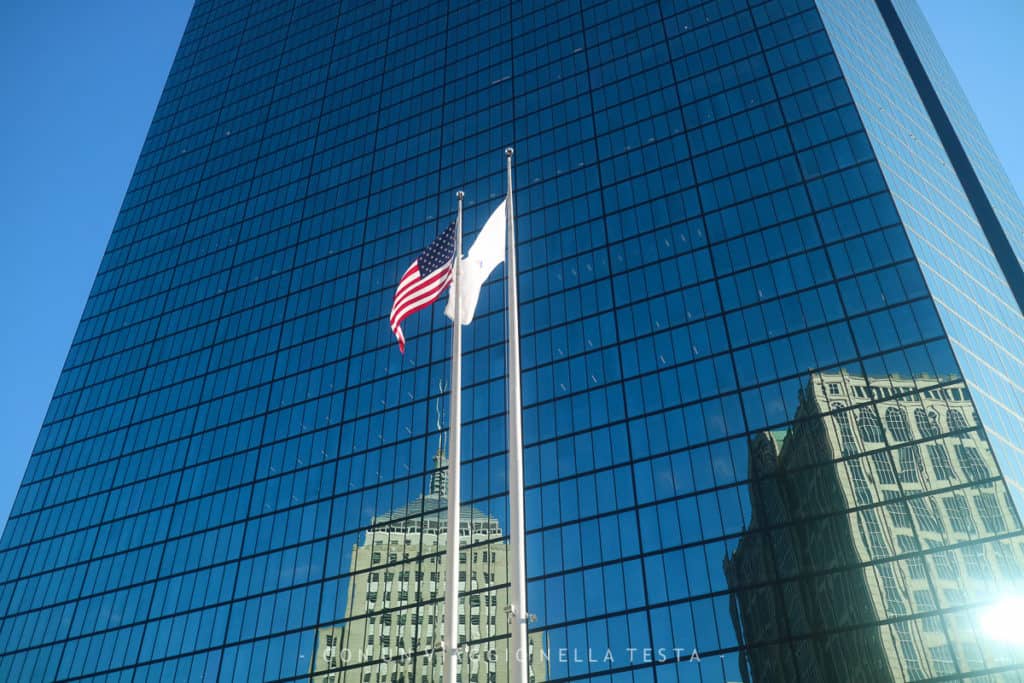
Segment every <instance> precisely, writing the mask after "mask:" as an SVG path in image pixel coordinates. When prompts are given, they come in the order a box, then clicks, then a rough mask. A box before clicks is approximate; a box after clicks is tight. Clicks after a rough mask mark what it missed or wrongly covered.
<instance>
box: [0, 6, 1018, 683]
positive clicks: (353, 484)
mask: <svg viewBox="0 0 1024 683" xmlns="http://www.w3.org/2000/svg"><path fill="white" fill-rule="evenodd" d="M844 68H845V65H844ZM858 104H860V103H859V102H858V103H856V104H855V102H854V99H853V96H852V95H851V92H850V90H849V89H848V87H847V84H846V81H845V80H844V78H843V74H842V72H841V70H840V65H839V62H838V61H837V58H836V55H835V54H834V53H833V47H832V42H831V41H830V37H829V35H828V34H827V33H826V31H825V28H824V25H823V23H822V18H821V16H820V15H819V12H818V10H817V8H816V7H815V6H814V3H813V2H812V1H811V0H782V1H776V0H772V1H771V2H747V1H746V0H721V1H716V2H707V3H698V2H694V1H692V0H677V1H675V2H650V3H643V2H594V3H581V2H579V1H578V0H574V1H565V2H517V3H508V2H496V1H495V2H487V1H484V2H472V3H470V2H451V3H447V4H446V3H435V2H423V1H420V0H416V1H413V0H409V1H406V2H397V3H392V4H390V5H387V6H381V5H379V4H377V3H364V4H357V3H347V2H346V3H338V2H335V1H334V0H331V1H326V0H322V1H314V2H305V1H303V2H298V1H297V0H296V1H294V2H279V1H274V2H270V1H269V0H266V1H262V2H261V1H254V0H237V1H235V2H221V1H217V2H214V1H213V0H200V1H199V2H197V4H196V6H195V8H194V10H193V14H192V17H191V19H190V21H189V24H188V27H187V29H186V32H185V35H184V37H183V39H182V44H181V47H180V48H179V52H178V55H177V57H176V59H175V62H174V65H173V67H172V70H171V73H170V75H169V76H168V81H167V84H166V86H165V90H164V94H163V97H162V99H161V102H160V105H159V107H158V109H157V112H156V114H155V115H154V120H153V123H152V126H151V129H150V133H149V136H148V137H147V141H146V143H145V146H144V148H143V151H142V154H141V156H140V159H139V162H138V166H137V168H136V171H135V175H134V176H133V179H132V182H131V185H130V187H129V191H128V193H127V195H126V198H125V202H124V206H123V208H122V211H121V213H120V215H119V217H118V220H117V223H116V225H115V227H114V231H113V234H112V236H111V240H110V244H109V246H108V250H107V253H106V255H105V256H104V260H103V264H102V266H101V268H100V272H99V274H98V275H97V279H96V283H95V285H94V287H93V291H92V293H91V295H90V298H89V302H88V304H87V306H86V310H85V312H84V314H83V318H82V322H81V323H80V325H79V329H78V332H77V334H76V336H75V339H74V342H73V344H72V348H71V351H70V353H69V356H68V359H67V363H66V367H65V369H64V372H63V373H62V375H61V379H60V382H59V384H58V387H57V389H56V392H55V396H54V399H53V403H52V405H51V409H50V411H49V413H48V414H47V416H46V420H45V423H44V425H43V428H42V430H41V433H40V437H39V440H38V443H37V445H36V448H35V451H34V453H33V457H32V459H31V461H30V464H29V468H28V470H27V472H26V474H25V479H24V482H23V485H22V488H21V491H20V492H19V495H18V498H17V501H16V503H15V507H14V510H13V511H12V515H11V519H10V521H9V522H8V525H7V527H6V529H5V532H4V535H3V538H2V540H0V612H2V614H3V615H4V617H3V621H2V623H0V675H2V676H3V677H4V678H5V679H7V680H29V681H34V680H82V681H85V680H88V681H143V680H145V681H148V680H152V681H162V680H195V681H203V680H206V681H209V680H224V681H232V680H287V681H316V682H317V683H328V682H338V681H346V682H353V683H355V682H360V683H382V682H384V681H388V682H393V683H398V682H399V681H401V682H402V683H420V682H423V683H426V682H427V681H439V680H440V674H441V668H440V657H439V652H438V649H437V647H438V645H439V642H438V639H439V635H440V625H441V623H442V620H443V618H444V613H443V605H442V604H441V600H440V597H441V596H443V594H444V585H445V582H446V581H447V580H448V577H446V576H445V575H444V571H443V547H444V543H443V540H444V537H445V534H447V533H448V531H449V530H448V529H447V528H446V521H445V512H446V509H447V506H448V500H447V485H446V481H445V478H444V474H443V468H444V458H443V452H444V448H445V433H446V425H447V415H446V406H445V400H444V397H445V395H446V391H447V386H446V381H447V377H448V371H449V364H448V349H449V348H450V346H449V345H450V331H449V329H448V326H447V321H446V319H445V318H444V317H443V315H442V313H441V310H440V307H439V306H438V307H434V309H431V310H430V311H428V312H425V313H421V314H418V316H417V317H416V318H414V319H410V321H409V322H408V325H407V329H406V334H407V337H408V339H409V343H408V351H407V354H406V355H405V356H404V357H403V356H401V355H399V353H398V351H397V348H396V344H395V342H394V339H393V337H392V336H391V333H390V330H389V328H388V325H387V321H386V318H387V312H388V309H389V307H390V300H391V296H392V294H393V289H394V286H395V284H396V283H397V281H398V278H399V276H400V275H401V273H402V271H403V270H404V269H405V267H406V266H407V265H408V263H409V262H410V261H411V259H413V258H415V256H416V254H417V253H418V252H419V251H420V250H421V249H422V248H423V247H424V246H425V245H426V244H427V243H429V241H430V240H431V239H432V237H433V235H434V234H436V233H437V232H438V231H439V230H440V229H442V228H443V227H444V226H445V225H446V224H447V223H448V221H450V220H451V217H452V215H453V212H454V193H455V191H456V190H458V189H462V190H464V191H465V192H466V196H467V209H466V216H465V224H466V226H467V232H468V235H467V239H472V236H473V231H474V230H475V229H476V227H478V226H480V225H482V222H483V220H484V219H485V217H486V216H487V215H488V214H489V213H490V211H491V210H493V208H494V206H495V205H496V204H497V202H498V201H499V200H500V197H501V196H503V194H504V181H505V179H504V173H503V171H504V167H503V162H504V156H503V154H502V150H503V148H504V147H505V146H506V145H508V144H512V145H513V146H514V147H515V149H516V155H515V160H516V170H515V180H516V186H517V194H516V205H517V226H518V229H519V232H520V235H519V237H520V248H521V251H520V255H519V257H520V268H521V272H520V289H521V291H520V298H521V302H522V308H521V324H522V329H523V338H522V353H523V364H524V373H523V389H524V427H525V438H526V454H525V458H526V463H525V466H526V477H527V491H526V502H527V508H526V509H527V531H528V539H527V570H528V578H529V596H528V599H529V605H530V609H531V612H533V613H534V614H535V615H536V621H535V622H534V623H532V624H531V626H530V639H529V640H530V649H531V652H530V653H529V657H530V676H531V680H533V681H545V680H558V681H568V680H582V679H592V678H600V679H602V680H613V679H614V680H615V681H626V680H630V681H638V682H639V681H655V680H663V681H697V680H699V681H707V682H711V683H719V682H721V683H725V682H726V681H740V680H742V681H758V682H760V681H776V680H777V681H787V682H788V681H808V682H811V681H823V680H834V681H845V680H865V681H866V680H871V681H876V680H893V681H904V680H926V679H932V678H935V679H940V680H949V677H968V676H973V675H979V676H982V675H983V676H988V677H989V678H987V679H986V680H1019V678H1020V676H1021V667H1022V666H1024V662H1022V661H1021V659H1020V654H1019V653H1018V652H1017V651H1016V650H1015V649H1014V647H1013V646H1012V644H1008V643H1007V642H1005V641H1004V638H1005V636H1006V634H1005V633H999V632H998V630H995V631H993V630H992V629H991V628H990V626H991V624H992V620H993V618H996V617H998V616H999V615H1000V614H1001V613H1000V612H999V611H998V610H999V609H1001V608H1002V609H1003V611H1004V612H1005V604H1004V603H1006V602H1007V601H1006V599H1007V598H1009V597H1012V596H1013V594H1014V591H1018V592H1019V590H1020V586H1021V580H1022V568H1024V532H1022V530H1021V525H1020V520H1019V516H1018V513H1017V509H1016V507H1015V504H1014V502H1013V501H1012V499H1011V496H1010V494H1009V491H1008V488H1007V484H1006V482H1005V480H1004V478H1003V477H1002V475H1001V474H1000V470H999V463H998V462H997V460H996V457H995V454H994V453H993V448H992V445H991V444H990V441H989V438H988V435H987V431H986V429H984V428H983V427H982V420H981V419H980V418H979V417H978V415H977V411H976V410H975V396H976V395H977V394H978V393H979V391H989V392H997V391H999V390H998V389H996V388H994V387H989V386H987V385H986V382H987V381H988V377H987V376H983V375H980V376H977V377H972V376H968V378H967V379H968V380H969V382H965V380H964V377H962V376H961V373H960V364H958V358H957V357H956V356H954V353H953V347H952V346H951V344H950V342H949V340H948V338H947V335H946V332H945V331H944V328H943V322H944V321H945V319H944V318H940V315H939V312H938V311H937V310H936V304H935V302H936V301H940V297H939V296H938V294H935V297H934V300H933V298H932V296H931V295H930V294H929V288H928V286H930V285H931V282H930V281H927V285H928V286H926V274H924V275H923V274H922V267H921V265H920V264H919V262H918V260H917V259H915V251H914V249H916V248H917V245H914V247H913V248H912V241H911V239H908V232H910V231H911V230H912V229H913V226H912V225H910V223H909V222H907V219H906V218H905V217H902V218H901V212H900V211H899V210H898V208H897V204H895V203H894V201H893V197H892V196H891V195H890V187H889V186H888V185H887V176H886V175H884V173H883V167H880V165H879V162H878V161H877V160H876V154H878V155H879V157H881V153H879V152H878V151H877V150H878V141H877V140H875V139H874V138H873V137H869V133H868V132H866V130H865V126H864V125H863V124H862V121H861V114H860V112H859V110H858V107H857V105H858ZM868 130H869V131H870V130H871V129H870V127H869V128H868ZM908 228H909V229H910V230H908ZM922 260H923V259H922ZM932 291H933V293H934V288H933V289H932ZM503 297H504V290H503V284H502V283H501V281H500V280H495V281H494V282H492V283H490V284H488V285H487V286H486V287H485V289H484V293H483V296H482V297H481V303H480V308H479V310H478V314H477V319H476V320H475V322H474V323H473V325H472V326H470V327H468V328H466V334H465V338H464V344H465V349H466V355H465V358H464V379H465V389H464V394H463V399H464V407H463V419H464V441H463V443H464V449H465V450H464V453H463V458H464V465H463V488H464V492H463V499H462V501H461V504H462V506H463V507H462V512H463V515H462V528H461V529H460V534H461V535H462V538H463V540H464V541H465V547H464V552H463V556H462V557H461V558H460V563H459V568H460V569H459V573H460V576H459V577H458V580H459V581H460V584H461V585H462V587H463V589H464V597H463V600H462V606H461V615H460V633H461V636H462V639H463V642H464V643H465V644H466V645H467V652H466V653H465V655H464V657H463V664H462V667H461V670H460V672H459V675H460V681H462V683H469V682H472V683H483V682H485V681H486V682H487V683H492V682H493V683H498V682H499V681H503V680H507V678H508V668H507V657H508V656H509V653H508V638H507V633H508V627H507V624H506V622H505V606H506V604H507V602H508V596H507V581H508V572H507V561H508V560H507V512H506V506H507V501H506V499H505V495H504V490H505V486H506V484H505V474H504V473H505V454H504V448H505V446H504V444H505V433H504V408H505V406H504V401H505V399H504V391H505V379H504V372H505V368H504V341H505V340H504V323H505V314H504V312H503V311H502V308H501V302H502V301H503ZM940 302H941V301H940ZM947 324H948V323H947ZM952 336H954V335H953V334H952V333H950V337H952ZM960 363H963V360H962V359H960ZM983 417H984V418H985V427H986V428H987V426H988V415H987V414H983ZM453 578H454V577H453Z"/></svg>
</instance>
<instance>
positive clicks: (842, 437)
mask: <svg viewBox="0 0 1024 683" xmlns="http://www.w3.org/2000/svg"><path fill="white" fill-rule="evenodd" d="M832 409H833V410H835V411H836V412H835V414H834V415H833V417H834V418H835V421H836V426H837V427H838V428H839V441H840V443H841V444H842V446H843V452H844V453H848V452H855V451H856V450H857V439H855V438H854V436H853V425H851V424H850V416H849V415H848V414H847V413H846V412H844V411H843V406H842V404H841V403H833V404H832Z"/></svg>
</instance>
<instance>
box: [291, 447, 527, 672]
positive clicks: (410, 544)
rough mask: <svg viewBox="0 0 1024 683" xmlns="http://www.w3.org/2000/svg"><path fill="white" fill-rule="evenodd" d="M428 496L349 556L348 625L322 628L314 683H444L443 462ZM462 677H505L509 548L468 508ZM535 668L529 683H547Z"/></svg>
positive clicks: (495, 528)
mask: <svg viewBox="0 0 1024 683" xmlns="http://www.w3.org/2000/svg"><path fill="white" fill-rule="evenodd" d="M436 460H437V463H436V464H437V468H438V469H437V470H436V471H435V472H434V474H433V476H432V477H431V480H430V490H429V492H428V493H427V494H426V495H421V496H419V497H418V498H416V499H415V500H414V501H412V502H411V503H409V504H407V505H404V506H402V507H399V508H396V509H394V510H392V511H390V512H387V513H385V514H383V515H379V516H377V517H374V518H373V521H372V523H371V526H370V528H369V529H368V530H367V532H366V535H365V538H364V540H363V542H362V543H360V544H359V545H356V546H355V547H353V549H352V560H351V563H350V570H351V572H352V575H351V579H350V581H349V584H348V585H349V587H348V594H347V601H346V608H345V620H344V622H343V623H341V624H337V625H334V626H329V627H324V628H321V629H318V631H317V642H316V647H315V652H314V658H313V661H312V662H311V669H312V672H313V674H314V675H313V676H312V680H313V681H314V682H315V683H334V682H337V681H346V682H351V683H357V682H358V683H379V682H384V681H387V682H389V683H398V682H403V683H426V682H428V681H440V680H441V675H442V666H443V665H442V656H441V645H442V638H443V635H444V592H445V585H446V584H445V582H446V580H447V576H446V574H445V563H444V552H445V546H446V543H447V533H448V518H447V509H448V485H447V472H446V469H445V459H444V458H443V457H442V456H441V455H440V453H439V454H438V456H437V459H436ZM460 527H461V528H460V534H461V539H460V543H461V546H462V550H461V553H460V558H459V591H460V595H459V598H460V603H461V607H460V615H459V640H460V643H462V644H464V645H465V646H466V652H465V653H464V655H463V666H462V670H461V672H460V673H459V680H460V681H462V682H463V683H466V682H468V683H496V682H498V681H505V680H508V663H507V662H508V658H509V657H510V656H511V655H510V654H509V652H508V644H509V640H508V638H509V628H508V621H507V617H506V613H505V606H506V605H508V588H507V585H508V544H507V543H506V542H505V541H504V540H503V539H502V531H501V527H500V526H499V525H498V521H497V520H496V519H495V518H494V517H492V516H491V515H488V514H486V513H484V512H482V511H481V510H478V509H476V508H474V507H472V506H469V505H463V506H462V511H461V517H460ZM541 672H542V669H541V668H540V667H535V670H534V671H532V672H531V680H543V676H542V675H541Z"/></svg>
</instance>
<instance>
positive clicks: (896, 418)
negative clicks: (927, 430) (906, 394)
mask: <svg viewBox="0 0 1024 683" xmlns="http://www.w3.org/2000/svg"><path fill="white" fill-rule="evenodd" d="M885 425H886V426H887V427H888V428H889V433H890V434H892V438H893V439H895V440H896V441H910V439H912V438H913V436H912V435H911V434H910V424H908V423H907V414H906V413H904V412H903V409H902V408H886V410H885Z"/></svg>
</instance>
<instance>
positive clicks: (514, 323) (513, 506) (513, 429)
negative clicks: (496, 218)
mask: <svg viewBox="0 0 1024 683" xmlns="http://www.w3.org/2000/svg"><path fill="white" fill-rule="evenodd" d="M512 153H513V152H512V148H511V147H509V148H507V149H506V150H505V158H506V161H507V166H508V196H507V197H506V198H505V222H506V224H507V226H508V254H507V255H506V273H507V276H508V282H507V283H506V288H505V289H506V291H507V294H508V507H509V543H508V545H509V553H510V554H511V556H512V557H511V561H510V565H511V566H510V567H509V573H510V575H511V576H510V582H511V586H510V589H509V626H510V628H511V630H512V658H511V666H512V671H511V674H512V675H511V678H510V679H509V680H510V683H527V681H528V680H529V672H530V653H529V645H528V644H527V640H526V622H527V620H528V619H529V616H530V615H529V612H527V611H526V531H525V527H526V525H525V522H524V518H523V398H522V390H521V388H520V386H519V382H520V370H519V291H518V284H517V280H516V227H515V211H514V210H513V207H512Z"/></svg>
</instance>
